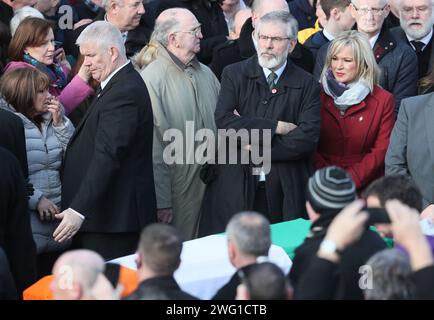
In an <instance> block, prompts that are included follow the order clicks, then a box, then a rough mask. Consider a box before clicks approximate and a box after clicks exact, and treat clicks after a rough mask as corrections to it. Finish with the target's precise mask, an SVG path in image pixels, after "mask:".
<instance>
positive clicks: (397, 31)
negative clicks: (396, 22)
mask: <svg viewBox="0 0 434 320" xmlns="http://www.w3.org/2000/svg"><path fill="white" fill-rule="evenodd" d="M390 32H391V33H392V35H393V36H394V37H395V38H396V40H398V41H401V42H402V43H405V44H406V45H408V46H409V47H410V48H411V49H412V50H414V49H413V47H412V46H411V45H410V43H409V42H408V38H407V36H406V35H405V32H404V30H402V28H401V27H396V28H393V29H391V30H390ZM433 38H434V37H431V40H430V42H429V43H428V44H427V47H426V49H429V51H430V52H429V53H427V54H429V59H428V64H427V66H424V67H425V68H426V69H427V72H428V73H429V71H431V70H432V67H431V66H432V64H433V63H434V46H433ZM423 52H425V50H424V51H423ZM423 52H422V54H423ZM418 59H419V56H418ZM420 67H421V65H420V63H419V68H420ZM419 71H420V70H419ZM426 75H427V73H425V74H423V72H419V79H420V78H422V77H424V76H426Z"/></svg>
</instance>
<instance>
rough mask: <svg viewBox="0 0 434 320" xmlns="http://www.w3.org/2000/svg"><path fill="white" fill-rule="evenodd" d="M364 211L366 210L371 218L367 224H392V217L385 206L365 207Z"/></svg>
mask: <svg viewBox="0 0 434 320" xmlns="http://www.w3.org/2000/svg"><path fill="white" fill-rule="evenodd" d="M362 211H365V212H367V213H368V215H369V218H368V221H367V222H366V223H367V225H370V226H371V225H375V224H377V223H385V224H390V223H391V221H390V218H389V214H388V213H387V211H386V209H384V208H367V207H365V208H363V209H362Z"/></svg>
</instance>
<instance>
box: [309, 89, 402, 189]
mask: <svg viewBox="0 0 434 320" xmlns="http://www.w3.org/2000/svg"><path fill="white" fill-rule="evenodd" d="M394 110H395V101H394V99H393V96H392V94H390V93H389V92H387V91H386V90H383V89H381V88H380V87H378V86H375V87H374V91H373V93H372V94H369V95H368V96H367V97H366V98H365V100H364V101H362V102H361V103H359V104H358V105H354V106H352V107H350V108H348V109H347V111H346V112H345V114H344V115H341V113H340V111H339V109H338V108H337V107H336V106H335V105H334V102H333V99H332V98H331V97H329V96H328V95H327V94H326V93H324V91H321V132H320V140H319V145H318V150H317V152H316V154H315V156H314V164H315V167H316V169H319V168H322V167H326V166H329V165H336V166H339V167H342V168H344V169H345V170H347V171H348V172H349V174H350V175H351V177H352V178H353V180H354V182H355V184H356V187H357V190H359V191H360V190H362V189H363V188H365V187H366V186H367V185H369V183H371V182H372V181H373V180H375V179H376V178H378V177H380V176H382V175H384V157H385V155H386V151H387V147H388V146H389V139H390V133H391V132H392V128H393V126H394V123H395V113H394Z"/></svg>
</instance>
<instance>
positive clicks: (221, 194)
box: [199, 11, 320, 235]
mask: <svg viewBox="0 0 434 320" xmlns="http://www.w3.org/2000/svg"><path fill="white" fill-rule="evenodd" d="M254 37H255V41H256V42H257V55H254V56H252V57H251V58H249V59H247V60H245V61H242V62H238V63H235V64H232V65H230V66H228V67H227V68H225V70H224V71H223V75H222V81H221V87H222V89H221V90H220V95H219V99H218V102H217V107H216V111H215V114H214V115H215V120H216V124H217V128H218V129H226V130H228V129H235V130H239V129H247V130H252V129H259V130H260V131H262V132H267V131H263V130H269V131H268V133H270V134H271V159H270V161H271V164H270V165H271V170H270V172H269V173H268V174H267V175H265V174H261V175H259V176H258V175H254V173H253V172H252V166H253V164H239V163H238V164H219V165H217V170H216V171H217V175H216V177H215V180H214V181H212V182H211V183H209V184H208V185H207V190H206V192H205V198H204V209H203V211H202V217H201V223H200V228H199V233H200V235H206V234H213V233H216V232H221V231H223V230H224V228H225V227H226V223H227V222H228V221H229V220H230V219H231V217H232V216H233V215H234V214H236V213H237V212H240V211H244V210H251V209H253V210H255V211H258V212H261V213H263V214H264V215H266V216H267V217H268V218H269V220H270V221H271V222H272V223H276V222H280V221H284V220H292V219H297V218H300V217H305V216H306V211H305V207H304V202H305V198H304V190H305V188H306V183H307V180H308V178H309V175H310V173H311V162H310V158H311V156H312V153H313V152H314V151H315V149H316V145H317V142H318V140H319V125H320V118H319V116H320V115H319V104H320V101H319V86H318V83H317V82H316V81H315V79H314V78H313V77H312V76H311V75H310V74H309V73H307V72H305V71H304V70H302V69H301V68H299V67H297V66H296V65H295V64H294V63H293V62H292V61H291V59H289V58H288V55H289V54H290V53H291V52H292V51H293V50H294V47H295V45H296V43H297V21H296V20H295V19H294V18H293V17H292V16H291V15H290V14H289V13H288V12H284V11H276V12H270V13H268V14H266V15H264V16H263V17H262V18H261V19H260V20H259V22H258V23H257V24H256V28H255V33H254ZM264 144H266V143H265V142H264Z"/></svg>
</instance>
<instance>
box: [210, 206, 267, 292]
mask: <svg viewBox="0 0 434 320" xmlns="http://www.w3.org/2000/svg"><path fill="white" fill-rule="evenodd" d="M226 235H227V239H228V256H229V261H230V262H231V264H232V265H233V266H234V267H235V268H236V269H237V272H235V274H234V275H233V276H232V278H231V279H230V280H229V282H228V283H227V284H225V285H224V286H223V287H222V288H220V290H219V291H218V292H217V293H216V295H215V296H214V298H213V299H214V300H233V299H235V297H236V294H237V287H238V285H239V284H240V283H241V279H240V277H239V271H242V272H247V271H248V269H249V268H251V267H252V265H254V264H256V263H257V262H258V261H257V260H258V258H259V257H268V251H269V250H270V246H271V234H270V224H269V222H268V220H267V219H266V218H265V217H264V216H263V215H261V214H259V213H257V212H253V211H246V212H241V213H238V214H236V215H234V216H233V217H232V219H231V220H230V221H229V223H228V225H227V227H226Z"/></svg>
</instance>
